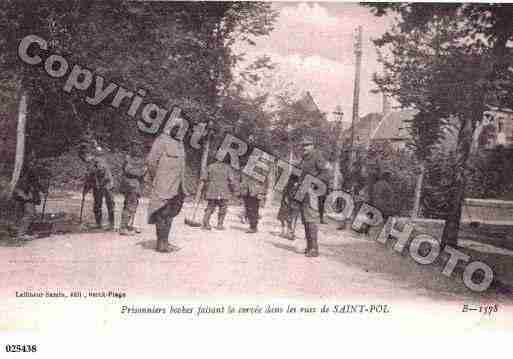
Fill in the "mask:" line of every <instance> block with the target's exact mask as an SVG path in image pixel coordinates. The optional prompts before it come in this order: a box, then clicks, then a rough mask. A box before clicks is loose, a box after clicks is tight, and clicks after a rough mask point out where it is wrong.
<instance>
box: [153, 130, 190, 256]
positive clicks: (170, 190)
mask: <svg viewBox="0 0 513 359" xmlns="http://www.w3.org/2000/svg"><path fill="white" fill-rule="evenodd" d="M146 166H147V176H148V179H149V180H150V181H151V182H152V192H151V198H150V204H149V208H148V223H149V224H155V229H156V234H157V247H156V250H157V252H161V253H169V252H173V251H177V250H178V249H179V248H178V247H176V246H172V245H170V244H169V233H170V231H171V226H172V224H173V219H174V217H176V216H177V215H178V214H179V213H180V211H181V210H182V206H183V202H184V199H185V197H186V195H187V194H189V191H188V187H187V186H186V182H185V170H186V169H185V149H184V145H183V142H182V141H180V140H179V139H176V138H175V137H172V133H171V132H170V130H168V129H165V130H164V131H163V132H162V134H160V135H159V137H157V139H156V140H155V142H154V143H153V145H152V147H151V150H150V153H149V154H148V157H147V158H146Z"/></svg>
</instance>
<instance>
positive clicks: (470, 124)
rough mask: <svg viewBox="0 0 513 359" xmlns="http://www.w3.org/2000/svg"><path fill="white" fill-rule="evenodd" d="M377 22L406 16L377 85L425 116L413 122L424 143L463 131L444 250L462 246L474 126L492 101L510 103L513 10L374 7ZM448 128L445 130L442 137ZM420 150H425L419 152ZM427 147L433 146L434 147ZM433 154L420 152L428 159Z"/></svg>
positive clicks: (392, 34) (393, 34)
mask: <svg viewBox="0 0 513 359" xmlns="http://www.w3.org/2000/svg"><path fill="white" fill-rule="evenodd" d="M368 6H370V7H371V9H372V10H373V11H374V12H375V14H376V15H377V16H381V15H384V14H386V13H387V12H389V11H390V12H395V13H398V14H399V15H400V20H399V22H398V24H397V26H396V27H395V28H394V29H393V30H392V31H389V32H387V33H386V34H385V35H384V36H382V38H381V39H379V40H378V41H376V45H377V46H378V47H382V48H383V47H388V48H389V49H390V50H391V53H392V59H391V60H387V59H385V60H384V62H385V66H386V68H387V72H388V76H387V77H385V78H382V79H381V80H378V83H379V85H380V86H381V87H382V89H383V90H384V91H385V92H387V93H388V94H390V95H392V96H394V97H396V98H397V100H398V101H399V102H400V103H401V104H402V105H403V106H404V107H413V108H416V109H418V110H419V111H420V115H418V116H417V117H416V118H415V119H414V126H413V127H414V135H416V136H417V138H416V141H417V142H418V144H422V143H423V142H426V141H427V142H428V143H434V142H437V141H439V140H440V138H441V136H442V135H443V133H444V130H443V129H444V127H446V126H447V125H449V124H451V125H453V126H455V127H456V128H457V131H458V132H457V144H456V158H455V162H454V171H453V173H452V174H451V180H450V181H449V182H450V183H453V184H454V189H455V190H454V191H450V192H449V193H448V195H450V197H449V198H446V201H447V202H448V203H452V204H453V205H452V206H451V208H450V209H449V210H448V214H447V217H446V220H447V221H446V226H445V228H444V233H443V238H442V243H443V244H444V245H445V244H451V245H456V244H457V236H458V230H459V223H460V220H461V209H462V202H463V197H464V193H465V185H466V178H467V169H468V160H469V155H470V149H471V145H472V138H473V133H474V131H475V129H476V125H477V123H478V122H479V121H481V119H482V117H483V112H484V111H485V110H486V105H487V104H489V103H490V101H498V102H499V103H500V105H505V104H507V102H508V100H507V99H506V96H504V94H505V93H506V92H507V91H508V90H509V89H511V85H512V84H513V82H512V81H511V75H512V74H511V72H510V71H509V69H508V65H507V64H508V59H510V58H511V49H510V48H508V47H507V42H508V41H509V40H510V39H511V38H512V36H513V24H512V23H511V21H510V20H511V17H512V15H513V7H512V6H509V5H488V4H436V5H431V4H415V3H412V4H409V3H408V4H406V3H401V4H371V5H368ZM440 129H442V131H440ZM417 147H419V148H420V147H421V146H417ZM428 148H429V146H428ZM428 154H429V153H421V152H419V155H420V156H421V158H422V157H424V156H425V155H428Z"/></svg>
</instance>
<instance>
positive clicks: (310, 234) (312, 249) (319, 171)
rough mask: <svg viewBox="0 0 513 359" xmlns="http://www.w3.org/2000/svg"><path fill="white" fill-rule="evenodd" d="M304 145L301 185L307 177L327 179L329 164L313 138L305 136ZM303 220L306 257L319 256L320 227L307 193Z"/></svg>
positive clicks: (302, 207) (303, 205)
mask: <svg viewBox="0 0 513 359" xmlns="http://www.w3.org/2000/svg"><path fill="white" fill-rule="evenodd" d="M301 144H302V145H303V160H302V170H303V172H302V176H301V181H300V183H301V182H302V181H303V180H304V178H305V177H306V175H308V174H309V175H311V176H314V177H316V178H318V179H321V180H322V179H323V178H326V177H327V176H328V175H327V171H328V167H327V162H326V160H325V159H324V158H323V156H322V154H321V153H320V151H318V150H316V149H315V146H314V142H313V138H311V137H309V136H305V137H304V139H303V141H302V143H301ZM301 220H302V222H303V225H304V226H305V237H306V249H305V255H306V256H307V257H318V256H319V245H318V243H317V236H318V227H317V222H318V220H317V218H316V215H315V211H314V209H313V208H312V207H311V203H310V195H309V193H308V192H307V193H306V195H305V197H304V199H303V201H302V202H301Z"/></svg>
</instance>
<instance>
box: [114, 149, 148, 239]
mask: <svg viewBox="0 0 513 359" xmlns="http://www.w3.org/2000/svg"><path fill="white" fill-rule="evenodd" d="M142 147H143V146H142V142H140V141H137V140H134V141H132V143H131V146H130V153H129V154H127V155H126V157H125V160H124V162H123V177H122V179H121V184H120V188H119V190H120V192H121V193H122V194H123V195H124V196H125V201H124V204H123V212H122V214H121V224H120V226H119V234H121V235H125V236H126V235H133V234H135V233H140V231H139V230H138V229H137V228H135V227H134V226H133V222H134V217H135V213H136V211H137V206H138V205H139V198H140V197H141V196H142V191H143V181H144V174H145V170H146V167H145V164H144V157H143V148H142Z"/></svg>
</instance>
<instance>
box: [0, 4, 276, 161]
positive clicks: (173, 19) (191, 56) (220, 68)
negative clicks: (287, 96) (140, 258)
mask: <svg viewBox="0 0 513 359" xmlns="http://www.w3.org/2000/svg"><path fill="white" fill-rule="evenodd" d="M275 17H276V14H275V12H274V11H272V10H271V6H270V4H264V3H246V2H241V3H239V2H232V3H220V2H216V3H205V2H183V3H181V2H179V3H167V2H157V3H155V2H129V1H121V0H118V1H115V0H109V1H90V0H70V1H66V2H60V1H34V0H28V1H16V0H6V1H3V2H2V3H1V4H0V33H1V34H2V35H1V36H0V42H1V46H2V49H4V51H2V54H0V74H1V75H0V76H1V78H0V82H1V83H2V85H3V86H2V87H3V88H6V87H10V88H13V89H15V90H16V92H15V96H13V99H15V100H16V101H19V100H20V99H21V98H25V99H26V100H27V101H26V104H27V108H26V112H27V116H28V121H27V125H28V128H27V132H28V134H29V135H30V138H32V139H37V140H34V141H32V142H31V143H30V145H31V146H32V147H33V148H34V149H35V150H36V151H37V152H38V153H41V154H42V155H43V156H48V155H57V154H60V153H63V152H65V151H66V150H68V149H69V147H70V146H72V145H73V144H75V143H76V142H77V140H78V138H79V137H80V136H81V135H82V133H83V132H84V130H85V129H86V128H90V129H91V130H93V131H94V132H95V133H96V134H97V136H99V137H100V138H101V139H103V140H104V142H106V143H108V144H109V145H111V146H112V147H114V148H123V147H124V146H125V145H126V142H127V140H128V139H129V138H131V137H133V136H134V135H135V133H136V131H135V126H130V125H133V121H127V118H126V117H124V116H123V115H122V114H121V113H120V111H113V110H112V109H110V108H109V106H108V105H104V106H103V107H100V108H98V106H95V107H94V108H93V107H91V106H89V105H88V104H86V103H85V102H84V101H83V100H82V99H83V95H82V94H73V93H72V94H71V95H70V94H67V93H63V91H62V90H61V86H62V83H60V82H59V81H55V80H52V79H51V78H49V77H48V76H46V77H45V76H44V75H43V74H42V73H41V72H40V69H39V68H30V67H28V66H24V65H23V63H22V62H21V61H20V60H19V59H18V58H17V45H18V43H19V40H20V39H21V38H23V37H24V36H26V35H28V34H37V35H38V36H41V37H43V38H45V39H46V40H48V41H49V43H50V45H51V47H52V52H53V53H60V54H62V55H63V56H65V57H66V58H67V59H68V61H69V62H70V63H78V64H81V65H83V66H87V67H88V68H90V69H94V70H95V72H96V73H97V74H99V75H102V76H104V77H105V78H106V79H107V80H108V81H113V82H116V83H117V84H119V85H120V86H123V87H125V88H127V89H130V90H136V89H144V90H146V92H147V95H146V97H145V100H146V101H148V102H155V103H159V104H162V105H168V106H172V105H179V106H180V107H181V108H183V109H184V110H185V111H186V112H187V113H189V114H190V116H191V118H198V119H205V118H207V117H208V116H211V115H212V114H213V113H214V112H219V107H220V106H221V107H222V106H223V104H226V106H233V105H234V103H237V102H242V103H238V104H237V105H238V106H243V105H245V104H246V103H244V101H243V100H242V99H240V100H238V96H237V93H235V92H234V91H232V90H231V89H232V88H233V81H234V78H233V73H232V70H233V68H234V66H235V64H236V63H237V62H238V61H239V60H241V57H240V55H238V54H235V53H234V52H233V51H232V45H233V44H234V43H235V41H237V40H239V41H247V42H250V43H251V42H252V41H253V40H252V39H254V38H255V37H257V36H261V35H265V34H268V33H269V32H270V31H271V30H272V25H273V21H274V19H275ZM264 65H265V64H264V63H259V64H257V65H256V67H257V68H258V67H259V66H264ZM91 90H92V89H91ZM223 98H229V99H230V100H229V101H223ZM249 105H251V104H249ZM221 110H226V111H227V112H230V108H226V109H223V108H221ZM127 123H129V126H127V125H126V124H127ZM29 142H30V140H29Z"/></svg>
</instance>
